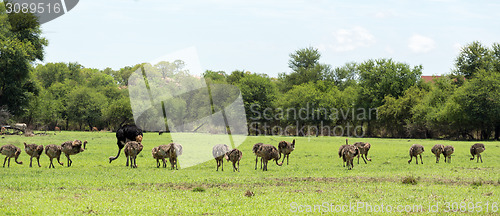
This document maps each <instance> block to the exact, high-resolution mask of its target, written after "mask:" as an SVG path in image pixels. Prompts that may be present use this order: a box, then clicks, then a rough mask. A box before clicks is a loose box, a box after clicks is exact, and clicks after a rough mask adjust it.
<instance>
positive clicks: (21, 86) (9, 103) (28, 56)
mask: <svg viewBox="0 0 500 216" xmlns="http://www.w3.org/2000/svg"><path fill="white" fill-rule="evenodd" d="M40 34H41V29H40V24H39V23H38V21H37V17H36V16H34V15H33V14H30V13H17V14H16V13H11V14H7V13H6V12H5V5H4V2H1V3H0V107H4V108H5V109H7V110H8V111H9V112H11V113H13V114H15V115H16V114H22V113H24V112H25V109H27V106H28V102H29V95H30V94H35V95H36V94H38V89H37V88H36V85H35V84H34V83H33V82H32V81H31V80H30V76H29V72H30V70H31V63H33V62H34V61H36V60H43V48H44V47H45V46H46V45H47V40H46V39H45V38H43V37H41V36H40Z"/></svg>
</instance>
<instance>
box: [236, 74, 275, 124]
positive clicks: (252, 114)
mask: <svg viewBox="0 0 500 216" xmlns="http://www.w3.org/2000/svg"><path fill="white" fill-rule="evenodd" d="M237 86H238V87H239V88H240V90H241V96H242V98H243V103H244V106H245V112H246V116H247V122H248V123H249V124H252V122H260V123H263V122H266V120H269V121H271V120H272V118H273V117H272V115H273V112H272V110H273V108H274V104H273V102H274V100H275V99H276V86H275V84H274V83H273V82H271V79H269V77H267V75H262V74H246V75H245V76H244V77H243V78H241V80H240V82H239V83H238V85H237ZM265 110H267V111H270V112H265ZM264 114H268V115H267V116H265V115H264Z"/></svg>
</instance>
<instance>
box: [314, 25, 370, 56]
mask: <svg viewBox="0 0 500 216" xmlns="http://www.w3.org/2000/svg"><path fill="white" fill-rule="evenodd" d="M332 36H333V41H332V42H330V43H328V44H326V45H324V44H323V45H320V46H323V47H328V48H329V49H332V50H333V51H336V52H345V51H351V50H355V49H357V48H360V47H369V46H371V45H372V44H373V43H375V37H374V36H373V35H372V34H371V33H370V32H369V31H368V30H366V29H364V28H362V27H359V26H355V27H353V28H351V29H339V30H336V31H334V32H332Z"/></svg>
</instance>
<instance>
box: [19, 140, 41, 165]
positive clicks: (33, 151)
mask: <svg viewBox="0 0 500 216" xmlns="http://www.w3.org/2000/svg"><path fill="white" fill-rule="evenodd" d="M24 151H26V154H28V155H29V156H30V167H32V166H31V164H32V163H33V157H35V158H36V160H37V162H38V167H41V165H40V155H42V153H43V145H37V144H26V143H24Z"/></svg>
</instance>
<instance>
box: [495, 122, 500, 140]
mask: <svg viewBox="0 0 500 216" xmlns="http://www.w3.org/2000/svg"><path fill="white" fill-rule="evenodd" d="M499 137H500V123H499V124H496V125H495V140H498V138H499Z"/></svg>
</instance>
